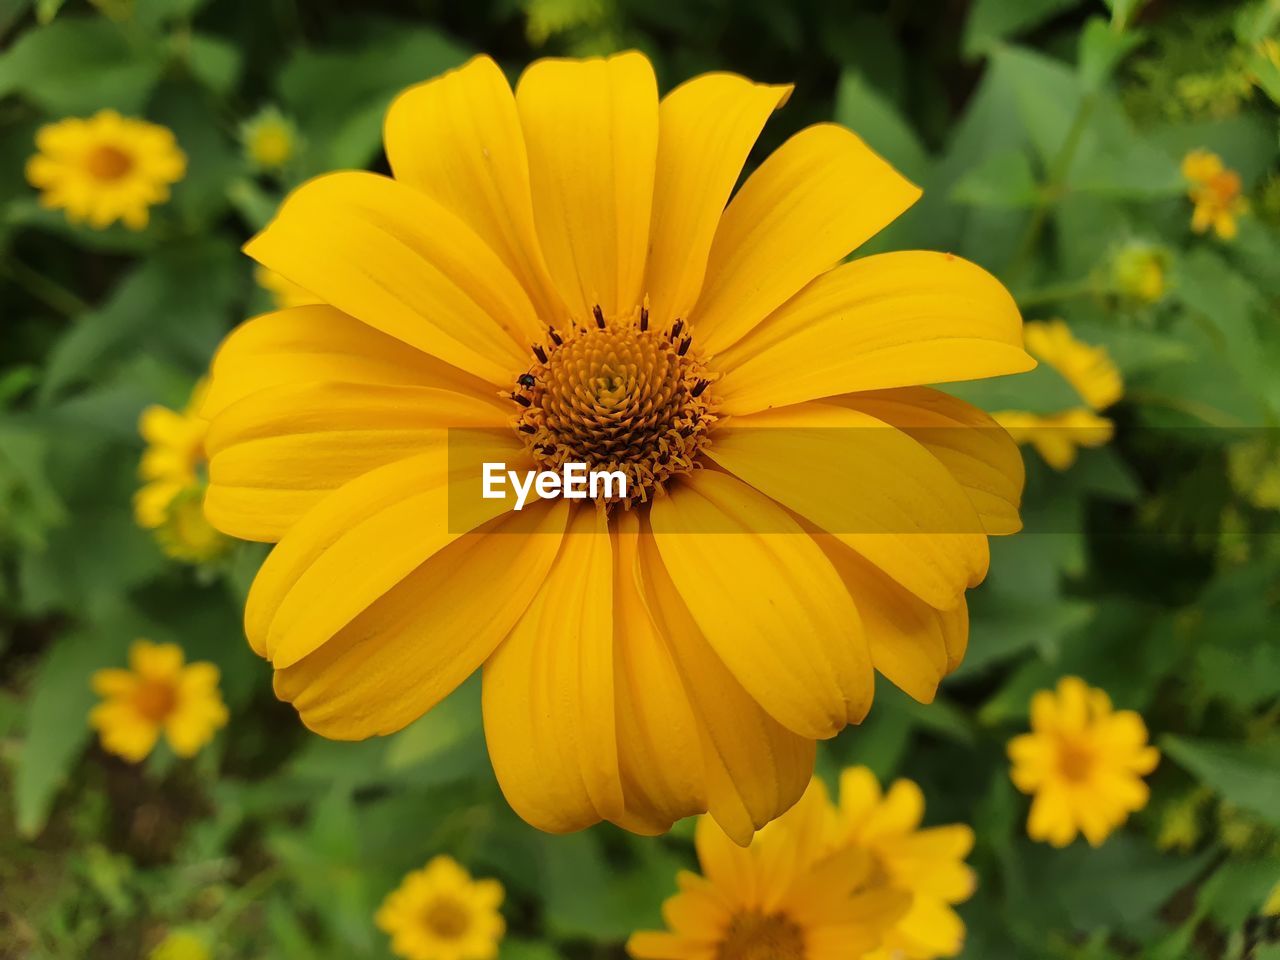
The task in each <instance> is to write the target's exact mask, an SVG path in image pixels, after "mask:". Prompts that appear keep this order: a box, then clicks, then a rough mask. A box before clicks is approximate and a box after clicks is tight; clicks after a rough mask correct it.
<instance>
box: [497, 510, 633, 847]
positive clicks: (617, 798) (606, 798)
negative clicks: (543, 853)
mask: <svg viewBox="0 0 1280 960" xmlns="http://www.w3.org/2000/svg"><path fill="white" fill-rule="evenodd" d="M612 569H613V557H612V549H611V545H610V540H609V533H608V527H607V522H606V519H605V515H604V512H603V511H601V510H597V509H595V508H594V507H593V506H584V507H580V508H578V509H577V510H575V511H574V513H573V515H572V517H571V519H570V521H569V528H568V531H567V533H566V535H565V538H564V542H563V544H562V545H561V548H560V554H559V556H557V557H556V559H555V561H554V563H553V564H552V567H551V570H550V572H549V573H548V574H547V576H546V579H545V580H544V581H543V584H542V586H541V589H540V590H539V591H538V593H537V594H536V595H535V596H534V598H533V601H532V602H531V603H530V604H529V607H528V609H526V610H525V612H524V614H523V615H522V616H521V617H520V619H519V621H518V622H517V623H516V625H515V627H514V629H513V630H512V631H511V635H510V636H509V637H508V638H507V639H506V641H505V642H504V643H503V644H502V645H501V646H500V647H498V649H497V650H496V651H495V652H494V654H493V656H491V657H490V658H489V661H488V662H487V663H486V664H485V667H484V730H485V739H486V741H487V742H488V744H489V759H490V760H491V761H492V762H493V771H494V773H495V774H496V775H497V778H498V785H499V786H500V787H501V788H502V792H503V794H504V795H505V796H506V798H507V802H508V803H510V804H511V807H512V809H513V810H515V811H516V813H518V814H520V816H521V817H523V818H524V819H525V820H526V821H527V822H528V823H530V824H532V825H533V826H535V827H537V828H538V829H540V830H546V831H548V832H549V833H566V832H569V831H572V830H580V829H582V828H583V827H586V826H589V825H591V824H593V823H596V822H597V821H599V820H602V819H607V820H612V819H620V818H622V817H623V816H624V806H623V798H622V780H621V775H620V773H619V769H618V738H617V732H616V730H617V728H616V723H615V713H614V710H615V707H614V693H613V671H614V667H613V630H612V625H613V604H612V588H611V585H610V582H611V579H612Z"/></svg>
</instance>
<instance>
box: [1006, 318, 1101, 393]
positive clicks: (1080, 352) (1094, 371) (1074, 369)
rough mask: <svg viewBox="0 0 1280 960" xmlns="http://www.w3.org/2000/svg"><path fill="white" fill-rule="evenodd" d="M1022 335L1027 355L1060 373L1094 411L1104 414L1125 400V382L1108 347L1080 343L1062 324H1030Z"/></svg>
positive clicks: (1053, 322) (1059, 321) (1051, 322)
mask: <svg viewBox="0 0 1280 960" xmlns="http://www.w3.org/2000/svg"><path fill="white" fill-rule="evenodd" d="M1023 331H1024V336H1025V337H1026V341H1027V351H1028V352H1029V353H1030V354H1031V355H1032V356H1033V357H1035V358H1036V359H1037V360H1043V361H1044V362H1045V363H1047V364H1048V365H1049V366H1051V367H1053V369H1055V370H1057V371H1058V373H1060V374H1061V375H1062V378H1063V379H1064V380H1066V381H1067V383H1069V384H1071V386H1072V387H1074V388H1075V391H1076V393H1078V394H1079V395H1080V399H1081V400H1083V401H1084V402H1085V403H1086V404H1088V405H1089V406H1090V407H1091V408H1092V409H1094V410H1104V409H1106V408H1107V407H1109V406H1111V405H1112V404H1113V403H1115V402H1116V401H1117V400H1119V399H1120V398H1121V397H1122V396H1124V381H1123V380H1121V378H1120V371H1119V369H1117V368H1116V365H1115V364H1114V363H1113V362H1112V360H1111V356H1110V354H1108V353H1107V349H1106V347H1096V346H1093V345H1092V344H1088V343H1083V342H1081V341H1080V340H1077V339H1076V338H1075V337H1074V336H1073V335H1072V333H1071V328H1070V327H1068V326H1067V325H1066V324H1065V323H1063V322H1062V321H1061V320H1045V321H1035V322H1032V323H1028V324H1026V326H1025V327H1024V328H1023Z"/></svg>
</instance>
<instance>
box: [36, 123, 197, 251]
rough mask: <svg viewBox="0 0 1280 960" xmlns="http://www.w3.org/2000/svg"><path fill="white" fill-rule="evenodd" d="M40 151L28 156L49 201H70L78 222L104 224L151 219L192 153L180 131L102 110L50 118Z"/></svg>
mask: <svg viewBox="0 0 1280 960" xmlns="http://www.w3.org/2000/svg"><path fill="white" fill-rule="evenodd" d="M36 148H37V150H38V151H39V152H38V153H36V154H35V156H33V157H32V158H31V159H30V160H28V161H27V180H28V181H29V182H30V183H31V185H32V186H33V187H36V188H37V189H39V190H40V191H42V192H41V194H40V203H41V205H42V206H45V207H51V208H53V209H64V210H66V211H67V218H68V219H69V220H70V221H71V222H72V223H79V222H81V221H88V223H89V226H91V227H93V228H94V229H96V230H102V229H104V228H106V227H108V226H110V225H111V224H113V223H115V222H116V221H117V220H122V221H124V225H125V226H126V227H128V228H129V229H130V230H141V229H142V228H143V227H145V226H146V225H147V218H148V208H149V207H151V206H154V205H155V204H157V203H163V202H164V201H166V200H168V199H169V185H170V184H173V183H177V182H178V181H179V180H181V179H182V177H183V174H185V173H186V169H187V158H186V155H185V154H183V152H182V151H181V150H179V149H178V144H177V141H175V140H174V138H173V134H172V133H171V132H170V131H169V130H168V129H167V128H166V127H161V126H158V125H156V124H154V123H147V122H146V121H145V120H133V119H129V118H127V117H122V116H120V114H118V113H116V112H115V111H114V110H102V111H99V112H98V113H96V114H95V115H94V116H92V117H90V118H88V119H80V118H75V117H73V118H69V119H66V120H60V121H58V122H57V123H50V124H46V125H45V126H43V127H41V128H40V130H39V131H38V132H37V133H36Z"/></svg>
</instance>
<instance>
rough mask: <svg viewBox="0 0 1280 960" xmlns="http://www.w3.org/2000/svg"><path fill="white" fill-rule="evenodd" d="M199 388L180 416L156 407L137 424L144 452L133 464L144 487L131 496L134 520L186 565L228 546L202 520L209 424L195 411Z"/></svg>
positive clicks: (214, 554) (199, 395)
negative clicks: (144, 446)
mask: <svg viewBox="0 0 1280 960" xmlns="http://www.w3.org/2000/svg"><path fill="white" fill-rule="evenodd" d="M202 389H203V387H202V385H197V387H196V389H195V391H194V392H193V394H192V399H191V404H190V406H189V408H188V410H187V411H186V412H185V413H179V412H177V411H176V410H170V409H169V408H168V407H162V406H160V405H158V404H156V405H153V406H150V407H147V409H146V410H144V411H143V412H142V417H141V418H140V419H139V422H138V429H139V432H141V434H142V437H143V439H144V440H146V441H147V448H146V450H145V451H144V452H143V454H142V462H141V463H140V464H139V466H138V474H139V476H140V477H141V479H142V481H143V485H142V487H140V488H139V490H138V492H137V493H136V494H135V495H134V498H133V512H134V519H135V520H136V521H137V523H138V526H140V527H143V528H145V529H148V530H152V531H154V532H155V536H156V540H157V542H158V543H159V544H160V546H161V548H162V549H163V550H164V551H165V553H166V554H168V555H169V556H171V557H173V558H174V559H175V560H183V561H187V562H190V563H203V562H206V561H209V560H212V559H214V558H216V557H217V556H218V555H220V554H222V553H223V552H225V551H226V550H227V548H228V547H229V546H230V544H231V541H230V540H228V539H227V538H226V537H225V536H223V535H222V534H221V533H219V532H218V531H217V530H215V529H214V528H213V526H212V525H211V524H210V523H209V521H208V520H207V519H205V516H204V495H205V475H204V474H205V454H204V441H205V435H206V434H207V433H208V431H209V423H208V421H207V420H205V419H204V418H203V417H200V416H199V415H198V414H197V413H195V412H194V411H195V410H196V408H198V406H199V404H200V399H201V396H202Z"/></svg>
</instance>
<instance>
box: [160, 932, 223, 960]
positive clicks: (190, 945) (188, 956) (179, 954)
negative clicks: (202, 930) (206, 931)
mask: <svg viewBox="0 0 1280 960" xmlns="http://www.w3.org/2000/svg"><path fill="white" fill-rule="evenodd" d="M212 956H213V953H212V951H210V949H209V946H208V944H206V943H205V941H204V940H203V939H202V938H200V937H198V936H196V935H195V934H194V933H190V932H188V931H186V930H175V931H174V932H173V933H170V934H169V935H168V936H166V937H165V938H164V939H163V940H161V941H160V943H159V944H157V945H156V947H155V949H153V950H152V951H151V952H150V953H149V954H147V960H210V958H211V957H212Z"/></svg>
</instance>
